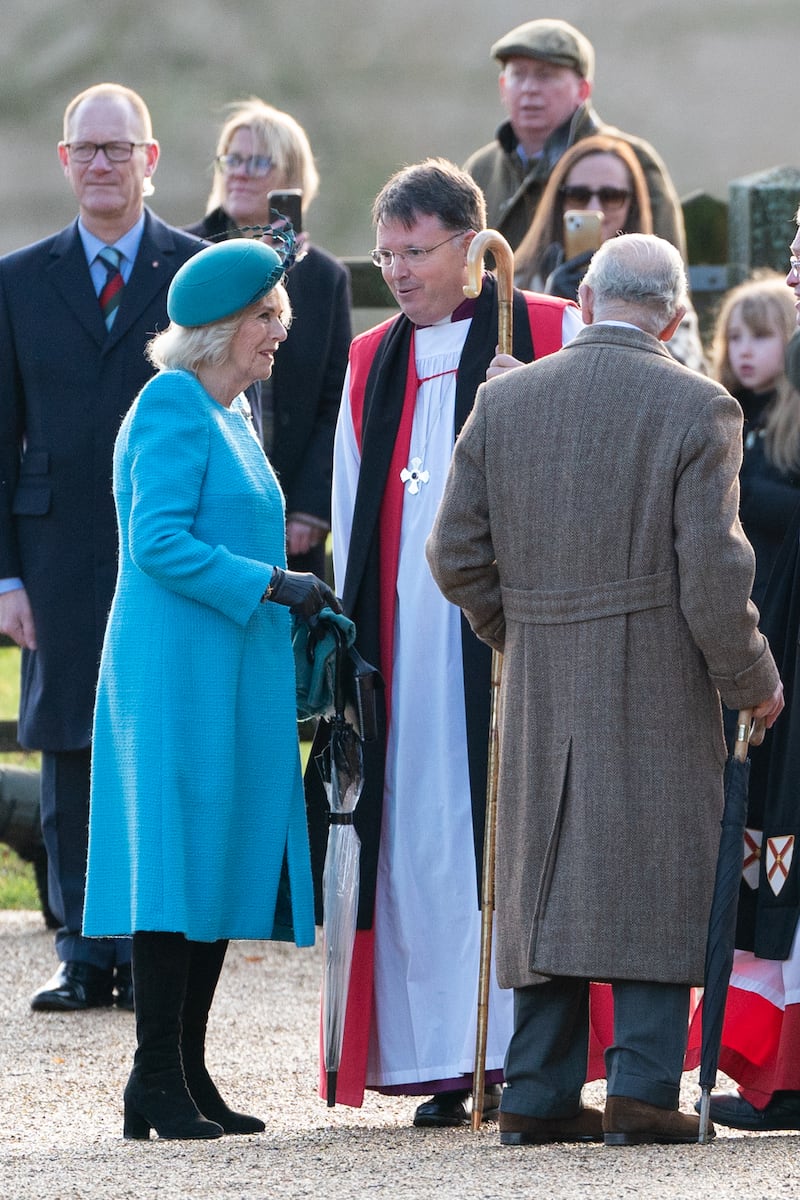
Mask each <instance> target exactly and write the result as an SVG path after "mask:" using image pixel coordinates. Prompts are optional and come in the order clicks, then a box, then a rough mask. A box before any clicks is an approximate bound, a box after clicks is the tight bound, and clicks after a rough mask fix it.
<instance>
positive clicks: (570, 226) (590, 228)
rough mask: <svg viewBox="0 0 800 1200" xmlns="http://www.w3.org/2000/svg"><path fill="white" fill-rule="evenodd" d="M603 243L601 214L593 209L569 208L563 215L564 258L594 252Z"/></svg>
mask: <svg viewBox="0 0 800 1200" xmlns="http://www.w3.org/2000/svg"><path fill="white" fill-rule="evenodd" d="M602 241H603V214H602V213H601V212H597V211H595V210H594V209H591V210H590V209H578V208H570V209H568V210H567V211H566V212H565V213H564V257H565V258H566V259H570V258H577V256H578V255H579V254H585V253H586V251H587V250H591V251H592V252H594V251H595V250H597V249H599V247H600V245H601V243H602Z"/></svg>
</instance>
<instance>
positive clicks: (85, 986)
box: [31, 962, 114, 1012]
mask: <svg viewBox="0 0 800 1200" xmlns="http://www.w3.org/2000/svg"><path fill="white" fill-rule="evenodd" d="M113 980H114V975H113V972H112V971H104V970H103V969H102V968H101V967H95V966H93V964H92V963H84V962H66V963H62V964H61V966H60V967H59V968H58V970H57V971H56V973H55V975H54V976H53V978H52V979H48V981H47V983H46V984H45V985H44V987H42V988H39V990H38V992H34V993H33V995H32V996H31V1008H32V1009H33V1011H34V1012H75V1011H77V1010H78V1009H82V1008H108V1007H109V1005H110V1004H111V1003H112V1002H113V999H114V997H113V991H112V984H113Z"/></svg>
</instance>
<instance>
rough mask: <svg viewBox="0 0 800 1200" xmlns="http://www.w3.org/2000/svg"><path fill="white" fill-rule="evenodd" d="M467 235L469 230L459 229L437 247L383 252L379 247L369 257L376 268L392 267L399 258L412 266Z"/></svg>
mask: <svg viewBox="0 0 800 1200" xmlns="http://www.w3.org/2000/svg"><path fill="white" fill-rule="evenodd" d="M465 233H469V230H468V229H459V231H458V233H451V234H450V237H447V238H445V239H444V241H443V242H437V243H436V245H435V246H428V248H427V249H423V248H422V246H409V247H408V249H407V250H383V249H382V248H381V247H380V246H377V247H376V248H375V249H374V250H370V253H369V256H370V258H371V259H372V261H373V263H374V264H375V266H376V267H381V268H383V267H391V266H393V265H394V260H395V259H396V258H399V259H400V260H401V262H406V263H409V264H410V265H411V266H413V265H414V264H416V265H417V266H418V265H419V264H420V263H423V262H425V259H426V258H427V257H428V255H429V254H433V252H434V250H438V249H439V247H440V246H446V245H447V243H448V242H452V241H454V240H455V239H456V238H457V237H462V236H463V235H464V234H465Z"/></svg>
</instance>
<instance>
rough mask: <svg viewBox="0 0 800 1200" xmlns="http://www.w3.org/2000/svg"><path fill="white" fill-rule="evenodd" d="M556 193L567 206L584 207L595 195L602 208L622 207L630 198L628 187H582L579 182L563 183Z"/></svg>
mask: <svg viewBox="0 0 800 1200" xmlns="http://www.w3.org/2000/svg"><path fill="white" fill-rule="evenodd" d="M558 194H559V195H560V197H561V199H562V200H563V201H564V204H565V205H567V206H568V207H570V206H572V207H574V208H586V207H587V206H588V205H589V204H590V203H591V200H592V196H596V197H597V199H598V200H599V202H600V204H601V205H602V206H603V208H622V206H623V204H625V203H627V201H628V200H630V198H631V195H632V193H631V190H630V188H616V187H599V188H590V187H584V186H583V185H581V184H577V183H576V184H564V186H563V187H561V188H559V189H558Z"/></svg>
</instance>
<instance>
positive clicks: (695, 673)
mask: <svg viewBox="0 0 800 1200" xmlns="http://www.w3.org/2000/svg"><path fill="white" fill-rule="evenodd" d="M685 296H686V280H685V272H684V268H683V264H682V261H681V259H680V256H679V254H678V252H677V251H676V250H675V249H674V248H673V247H672V246H671V245H670V244H669V243H667V242H666V241H663V240H662V239H660V238H656V237H651V236H645V235H641V234H631V235H628V236H626V237H620V238H615V239H612V240H611V241H609V242H607V243H606V244H605V245H604V246H603V247H602V249H601V250H600V251H598V253H597V254H596V255H595V257H594V259H593V260H592V264H591V267H590V269H589V272H588V274H587V276H586V279H585V281H584V284H583V285H582V287H581V304H582V309H583V315H584V320H585V322H586V323H587V325H589V326H590V327H589V328H587V329H584V330H583V332H582V333H580V334H578V336H577V337H576V338H575V339H574V340H573V341H572V342H571V343H570V344H569V345H568V346H566V347H565V348H564V349H563V350H561V351H559V352H558V353H557V354H554V355H552V356H551V357H549V358H547V359H543V360H541V361H540V362H538V363H533V364H531V365H530V366H527V367H521V368H519V369H517V370H514V371H510V372H508V373H507V374H506V375H503V376H501V377H500V378H497V379H493V380H491V381H490V382H489V383H487V384H484V385H483V386H482V387H481V388H480V390H479V392H478V397H477V401H476V405H475V408H474V410H473V412H472V414H471V416H470V417H469V419H468V421H467V423H466V425H465V426H464V429H463V431H462V433H461V435H460V437H459V439H458V442H457V444H456V449H455V455H454V458H453V462H452V466H451V469H450V475H449V478H448V483H447V487H446V489H445V493H444V497H443V500H442V504H441V507H440V509H439V513H438V516H437V519H436V523H435V525H434V528H433V531H432V533H431V535H430V538H429V540H428V543H427V555H428V561H429V563H430V567H431V570H432V572H433V575H434V578H435V579H436V581H437V583H438V584H439V587H440V588H441V589H442V591H443V592H444V594H445V596H446V597H447V598H448V600H450V601H452V602H453V603H454V604H458V605H460V606H461V607H462V608H463V610H464V612H465V613H466V615H467V617H468V619H469V622H470V624H471V626H472V628H473V629H474V630H475V632H476V634H477V635H478V636H479V637H481V638H482V639H483V640H484V641H486V642H488V643H489V644H490V645H491V646H493V647H494V648H496V649H497V650H500V651H502V652H503V654H504V668H503V677H502V689H501V696H500V774H499V789H498V830H497V885H496V886H497V902H496V903H497V976H498V980H499V982H500V984H501V986H504V987H511V988H514V989H515V1028H514V1033H513V1036H512V1040H511V1044H510V1046H509V1050H508V1056H507V1059H506V1070H505V1077H506V1088H505V1091H504V1094H503V1100H502V1106H501V1114H500V1137H501V1141H502V1142H504V1143H505V1144H512V1145H520V1144H528V1143H535V1142H545V1141H573V1140H600V1139H601V1138H604V1139H605V1141H606V1142H607V1143H609V1144H612V1145H620V1144H628V1143H633V1142H655V1141H659V1142H684V1141H694V1140H696V1137H697V1123H698V1119H697V1117H695V1116H690V1115H687V1114H683V1113H679V1112H678V1095H679V1084H680V1075H681V1070H682V1064H683V1057H684V1052H685V1046H686V1033H687V1018H688V1005H689V989H690V987H691V986H692V985H695V984H699V983H700V982H701V981H702V977H703V958H704V948H705V938H706V928H707V921H708V913H709V908H710V903H711V890H712V884H713V877H714V865H715V860H716V852H717V845H718V840H719V820H720V814H721V811H722V802H723V786H722V773H723V765H724V760H725V745H724V741H723V736H722V722H721V717H720V697H722V699H723V700H724V702H725V703H726V704H727V705H728V706H729V707H731V708H734V709H738V708H744V707H752V708H753V709H754V711H755V712H756V714H757V715H761V716H763V717H764V719H765V720H766V722H767V724H768V725H770V724H772V722H773V721H774V720H775V718H776V717H777V716H778V714H779V713H780V710H781V708H782V707H783V690H782V686H781V683H780V680H779V677H778V672H777V669H776V667H775V663H774V661H773V658H772V655H771V653H770V651H769V647H768V646H767V643H766V641H765V639H764V637H763V636H762V635H761V634H760V633H759V631H758V629H757V620H758V613H757V611H756V609H755V608H754V607H753V605H752V604H751V603H750V601H749V599H748V597H749V595H750V588H751V585H752V581H753V566H754V558H753V552H752V550H751V548H750V545H749V543H748V542H747V540H746V539H745V537H744V534H743V533H742V529H741V526H740V524H739V519H738V515H737V508H738V483H737V476H738V470H739V464H740V459H741V424H742V414H741V410H740V409H739V406H738V404H737V403H736V401H735V400H733V399H732V397H731V396H730V395H729V394H728V393H727V392H726V391H725V390H724V388H722V387H721V386H720V385H719V384H717V383H715V382H713V381H711V380H709V379H706V378H705V377H703V376H700V375H697V374H695V373H694V372H692V371H689V370H687V369H686V368H685V367H683V366H681V365H680V364H679V363H677V362H675V361H674V360H673V359H671V357H670V355H669V354H668V352H667V351H666V350H665V349H664V348H663V346H662V344H661V343H662V342H663V341H664V340H666V339H668V338H669V337H670V336H671V333H672V331H673V330H674V328H675V326H676V324H677V322H678V321H679V320H680V318H681V315H682V313H683V304H684V302H685ZM590 980H609V981H610V982H611V983H612V985H613V995H614V1013H615V1017H614V1020H615V1025H614V1045H613V1046H611V1047H610V1048H609V1050H608V1051H607V1055H606V1067H607V1077H608V1099H607V1102H606V1107H605V1113H604V1114H601V1113H600V1112H599V1111H598V1110H594V1109H591V1108H587V1107H583V1106H582V1104H581V1088H582V1085H583V1082H584V1080H585V1072H586V1060H587V1046H588V994H589V981H590Z"/></svg>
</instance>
